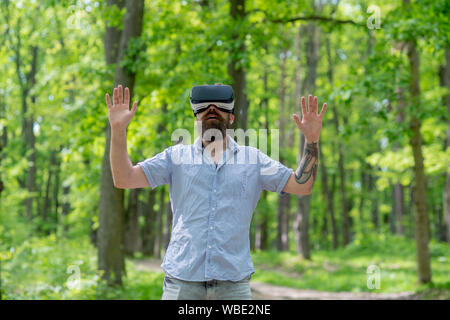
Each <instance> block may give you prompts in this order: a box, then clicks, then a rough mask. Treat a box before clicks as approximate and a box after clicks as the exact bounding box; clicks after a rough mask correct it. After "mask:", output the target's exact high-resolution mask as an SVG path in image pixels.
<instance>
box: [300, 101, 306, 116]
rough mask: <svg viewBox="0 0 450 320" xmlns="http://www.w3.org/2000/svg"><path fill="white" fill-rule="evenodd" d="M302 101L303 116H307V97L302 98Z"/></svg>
mask: <svg viewBox="0 0 450 320" xmlns="http://www.w3.org/2000/svg"><path fill="white" fill-rule="evenodd" d="M301 101H302V114H306V113H307V111H306V100H305V97H302V99H301Z"/></svg>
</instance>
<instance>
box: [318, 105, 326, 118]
mask: <svg viewBox="0 0 450 320" xmlns="http://www.w3.org/2000/svg"><path fill="white" fill-rule="evenodd" d="M326 110H327V103H326V102H325V103H324V104H323V106H322V111H320V114H319V117H320V118H323V115H324V114H325V111H326Z"/></svg>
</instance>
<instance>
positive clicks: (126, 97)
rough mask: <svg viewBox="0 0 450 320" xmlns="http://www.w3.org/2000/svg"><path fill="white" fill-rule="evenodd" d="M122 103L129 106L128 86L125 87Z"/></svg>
mask: <svg viewBox="0 0 450 320" xmlns="http://www.w3.org/2000/svg"><path fill="white" fill-rule="evenodd" d="M124 103H125V104H126V105H127V106H129V105H130V89H128V87H126V88H125V101H124Z"/></svg>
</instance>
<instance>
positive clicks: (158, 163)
mask: <svg viewBox="0 0 450 320" xmlns="http://www.w3.org/2000/svg"><path fill="white" fill-rule="evenodd" d="M171 149H172V147H169V148H166V149H165V150H164V151H163V152H160V153H158V154H157V155H155V156H153V157H152V158H149V159H146V160H144V161H141V162H138V163H137V164H138V165H140V166H141V168H142V170H143V171H144V174H145V176H146V177H147V180H148V182H149V183H150V186H151V187H152V189H154V188H156V187H157V186H159V185H162V184H168V183H169V181H170V176H171V174H172V159H171Z"/></svg>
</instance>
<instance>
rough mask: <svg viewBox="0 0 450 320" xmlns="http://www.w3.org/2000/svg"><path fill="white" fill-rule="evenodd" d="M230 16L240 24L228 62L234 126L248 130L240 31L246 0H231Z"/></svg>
mask: <svg viewBox="0 0 450 320" xmlns="http://www.w3.org/2000/svg"><path fill="white" fill-rule="evenodd" d="M230 16H231V19H232V20H233V21H234V24H235V25H237V26H239V28H236V29H235V30H236V31H233V33H232V36H231V42H232V43H237V44H238V46H236V48H235V47H233V48H234V49H231V51H230V55H231V60H230V63H229V64H228V75H229V76H230V78H231V81H232V84H231V86H232V87H233V90H234V96H235V102H234V115H235V120H234V123H233V126H232V127H233V128H236V129H237V128H242V129H243V130H244V131H245V130H247V114H248V100H247V93H246V87H247V80H246V73H245V68H244V66H243V65H242V62H241V60H242V57H243V56H245V54H246V53H245V51H246V47H245V32H241V31H239V29H241V28H240V26H241V23H242V22H243V21H244V20H245V16H246V13H245V0H230Z"/></svg>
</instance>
